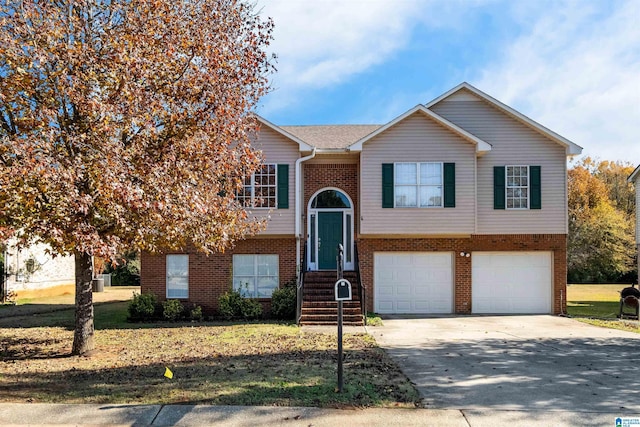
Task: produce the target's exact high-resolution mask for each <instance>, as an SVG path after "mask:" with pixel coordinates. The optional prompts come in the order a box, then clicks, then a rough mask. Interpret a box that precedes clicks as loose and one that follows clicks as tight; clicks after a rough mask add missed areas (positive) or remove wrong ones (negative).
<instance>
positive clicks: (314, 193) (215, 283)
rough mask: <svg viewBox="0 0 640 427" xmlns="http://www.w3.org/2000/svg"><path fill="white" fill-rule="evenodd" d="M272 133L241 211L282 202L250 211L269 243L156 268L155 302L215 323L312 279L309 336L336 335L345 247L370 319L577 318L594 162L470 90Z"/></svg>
mask: <svg viewBox="0 0 640 427" xmlns="http://www.w3.org/2000/svg"><path fill="white" fill-rule="evenodd" d="M259 120H260V122H261V123H262V127H261V131H260V134H259V137H258V140H257V141H256V143H255V144H256V147H257V148H259V149H261V150H262V151H263V156H264V159H265V165H264V167H263V168H262V170H260V171H259V172H257V173H256V174H255V177H254V180H253V182H254V184H253V185H252V186H251V187H247V188H246V191H245V192H244V193H243V195H242V197H243V198H244V199H245V200H246V201H247V202H248V203H249V204H250V203H251V197H252V195H255V194H268V195H269V196H268V197H266V198H264V199H263V201H262V204H261V206H254V209H252V212H253V214H255V215H259V216H264V217H268V218H269V219H268V226H267V228H266V230H265V231H264V232H262V233H260V234H259V235H258V236H255V238H252V239H248V240H245V241H241V242H238V243H237V245H236V246H235V247H234V248H233V249H232V250H229V251H227V252H225V253H223V254H217V255H214V256H209V257H207V256H205V255H202V254H199V253H182V254H178V253H169V254H165V255H155V256H153V255H150V254H142V257H141V286H142V290H143V291H151V292H154V293H156V294H157V295H158V296H159V297H160V298H161V299H162V298H180V299H184V300H185V301H189V302H193V303H197V304H201V305H202V306H203V307H204V308H205V309H206V310H208V311H210V312H215V311H216V310H217V301H218V297H219V296H220V295H221V294H222V293H224V292H226V291H228V290H230V289H231V287H232V286H233V287H235V288H238V287H241V286H242V287H244V288H247V289H248V292H249V294H250V295H252V296H255V297H259V298H261V301H263V302H264V303H265V305H267V306H268V302H269V298H270V295H271V293H272V292H273V290H274V289H276V288H277V287H278V286H282V285H283V284H284V283H286V282H288V281H290V280H291V279H292V278H295V277H296V276H297V274H296V273H297V271H302V273H303V274H302V275H301V276H302V281H303V282H304V288H305V293H304V304H303V307H306V313H307V314H306V315H305V308H303V316H302V317H303V318H302V321H303V322H307V323H311V322H312V321H314V320H315V321H318V322H320V321H322V320H323V319H324V320H329V317H330V315H329V313H333V314H332V316H335V309H334V308H331V309H330V307H331V305H330V303H328V302H327V301H324V302H322V301H320V300H322V299H323V298H324V299H325V300H329V299H333V296H332V294H331V293H330V292H332V287H333V283H334V282H335V270H336V261H335V259H336V247H337V244H342V245H343V246H344V250H345V253H344V268H345V271H346V272H347V273H346V274H347V276H348V277H349V278H350V279H351V280H352V281H355V282H357V283H356V285H357V284H358V283H361V284H362V286H363V287H364V289H366V294H365V301H364V302H363V304H364V306H360V307H361V308H362V311H365V310H366V311H375V312H377V313H561V312H563V311H564V310H565V305H566V302H565V300H566V276H567V271H566V270H567V266H566V262H567V261H566V255H567V252H566V243H567V226H568V225H567V157H568V156H573V155H577V154H580V153H581V151H582V148H581V147H580V146H578V145H576V144H574V143H573V142H571V141H568V140H567V139H565V138H563V137H562V136H560V135H558V134H556V133H554V132H553V131H551V130H549V129H547V128H545V127H543V126H541V125H540V124H538V123H536V122H534V121H533V120H531V119H529V118H527V117H525V116H523V115H522V114H520V113H518V112H517V111H515V110H513V109H512V108H510V107H508V106H507V105H504V104H503V103H501V102H499V101H497V100H495V99H493V98H492V97H490V96H488V95H487V94H485V93H483V92H481V91H479V90H478V89H476V88H474V87H473V86H471V85H469V84H467V83H462V84H460V85H459V86H457V87H455V88H453V89H452V90H450V91H448V92H447V93H445V94H443V95H442V96H440V97H438V98H436V99H435V100H433V101H431V102H429V103H428V104H426V105H418V106H416V107H414V108H412V109H411V110H409V111H407V112H406V113H404V114H402V115H401V116H399V117H397V118H396V119H394V120H392V121H391V122H389V123H386V124H384V125H363V126H359V125H337V126H277V125H274V124H272V123H270V122H268V121H267V120H265V119H263V118H259ZM351 270H354V273H348V272H349V271H351ZM323 271H329V273H323ZM358 273H359V274H358ZM323 283H324V285H322V284H323ZM322 286H324V288H325V289H330V292H327V293H326V295H325V296H324V297H320V296H319V295H320V294H321V292H319V291H318V290H317V288H319V287H322ZM355 290H357V286H356V289H355ZM360 295H361V293H360V292H355V295H354V296H355V298H356V299H357V298H359V296H360ZM323 316H324V317H323ZM333 318H335V317H333Z"/></svg>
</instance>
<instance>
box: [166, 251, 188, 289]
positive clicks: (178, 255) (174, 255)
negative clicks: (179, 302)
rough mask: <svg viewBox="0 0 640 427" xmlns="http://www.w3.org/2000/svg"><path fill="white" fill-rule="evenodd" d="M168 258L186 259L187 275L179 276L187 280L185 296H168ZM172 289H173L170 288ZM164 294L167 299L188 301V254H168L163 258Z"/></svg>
mask: <svg viewBox="0 0 640 427" xmlns="http://www.w3.org/2000/svg"><path fill="white" fill-rule="evenodd" d="M169 257H186V259H187V275H186V276H179V277H183V278H184V277H186V279H187V295H186V296H179V297H176V296H170V295H169V289H170V288H169ZM171 289H173V288H171ZM165 293H166V297H167V298H168V299H189V255H188V254H168V255H167V256H166V257H165Z"/></svg>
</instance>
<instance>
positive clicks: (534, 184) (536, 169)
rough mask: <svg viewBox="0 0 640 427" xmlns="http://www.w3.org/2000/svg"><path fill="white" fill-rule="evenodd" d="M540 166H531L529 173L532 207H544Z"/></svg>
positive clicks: (530, 203)
mask: <svg viewBox="0 0 640 427" xmlns="http://www.w3.org/2000/svg"><path fill="white" fill-rule="evenodd" d="M540 173H541V168H540V166H529V175H530V176H531V201H530V202H529V208H530V209H542V187H541V185H540V181H541V175H540Z"/></svg>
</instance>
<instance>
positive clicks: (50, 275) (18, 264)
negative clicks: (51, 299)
mask: <svg viewBox="0 0 640 427" xmlns="http://www.w3.org/2000/svg"><path fill="white" fill-rule="evenodd" d="M46 249H47V246H46V245H44V244H36V245H31V246H29V247H28V248H26V249H17V248H16V247H15V245H14V244H13V242H12V241H9V242H8V243H7V245H6V248H5V249H4V253H3V261H4V266H3V267H4V278H3V279H4V280H3V281H2V284H1V285H2V286H1V287H0V300H3V299H4V297H6V296H7V295H9V294H10V293H12V294H15V295H16V296H18V297H20V298H29V297H35V296H54V295H62V294H64V293H71V294H73V293H75V262H74V259H73V256H57V257H55V258H54V257H52V256H51V255H49V254H48V253H47V250H46Z"/></svg>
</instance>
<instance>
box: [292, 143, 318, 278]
mask: <svg viewBox="0 0 640 427" xmlns="http://www.w3.org/2000/svg"><path fill="white" fill-rule="evenodd" d="M315 156H316V148H315V147H314V148H313V150H312V151H311V154H310V155H308V156H306V157H300V158H299V159H297V160H296V176H295V179H296V183H295V189H296V190H295V191H296V194H295V197H296V206H295V215H296V220H295V224H296V225H295V233H296V278H300V269H301V268H302V266H301V265H300V252H301V250H300V244H301V241H302V230H301V228H302V199H303V197H302V196H300V187H301V182H300V176H301V174H302V172H301V171H302V162H306V161H307V160H310V159H313V158H314V157H315Z"/></svg>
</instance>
